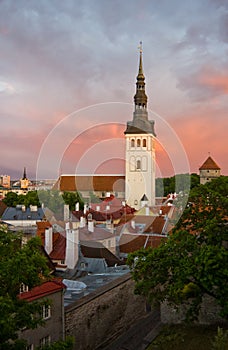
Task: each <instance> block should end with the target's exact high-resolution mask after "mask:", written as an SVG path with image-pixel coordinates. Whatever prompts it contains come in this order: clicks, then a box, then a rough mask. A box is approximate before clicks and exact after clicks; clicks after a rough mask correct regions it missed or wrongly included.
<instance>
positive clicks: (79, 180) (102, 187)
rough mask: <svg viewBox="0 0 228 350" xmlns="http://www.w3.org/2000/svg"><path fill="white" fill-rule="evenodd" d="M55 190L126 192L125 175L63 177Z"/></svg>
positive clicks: (55, 186) (56, 184)
mask: <svg viewBox="0 0 228 350" xmlns="http://www.w3.org/2000/svg"><path fill="white" fill-rule="evenodd" d="M53 189H57V190H59V191H79V192H80V191H106V192H110V191H117V192H124V191H125V176H124V175H102V176H99V175H81V176H80V175H61V176H60V177H59V179H58V181H57V182H56V183H55V185H54V187H53Z"/></svg>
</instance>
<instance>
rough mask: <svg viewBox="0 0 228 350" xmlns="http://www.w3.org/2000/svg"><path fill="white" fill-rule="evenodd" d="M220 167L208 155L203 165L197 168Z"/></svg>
mask: <svg viewBox="0 0 228 350" xmlns="http://www.w3.org/2000/svg"><path fill="white" fill-rule="evenodd" d="M220 169H221V168H220V167H219V166H218V164H216V163H215V161H214V160H213V159H212V158H211V157H210V156H209V157H208V158H207V159H206V160H205V162H204V163H203V165H201V167H200V168H199V170H220Z"/></svg>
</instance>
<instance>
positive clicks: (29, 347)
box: [26, 344, 34, 350]
mask: <svg viewBox="0 0 228 350" xmlns="http://www.w3.org/2000/svg"><path fill="white" fill-rule="evenodd" d="M26 350H34V346H33V344H30V345H28V346H27V347H26Z"/></svg>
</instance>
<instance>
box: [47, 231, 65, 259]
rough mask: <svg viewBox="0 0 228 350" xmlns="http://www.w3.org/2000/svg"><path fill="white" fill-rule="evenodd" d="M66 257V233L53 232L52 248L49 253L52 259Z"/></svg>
mask: <svg viewBox="0 0 228 350" xmlns="http://www.w3.org/2000/svg"><path fill="white" fill-rule="evenodd" d="M65 257H66V234H65V232H63V233H54V242H53V250H52V252H51V253H50V258H51V259H52V260H65Z"/></svg>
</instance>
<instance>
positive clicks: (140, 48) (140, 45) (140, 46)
mask: <svg viewBox="0 0 228 350" xmlns="http://www.w3.org/2000/svg"><path fill="white" fill-rule="evenodd" d="M138 49H139V52H140V53H142V52H143V50H142V41H140V42H139V47H138Z"/></svg>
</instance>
